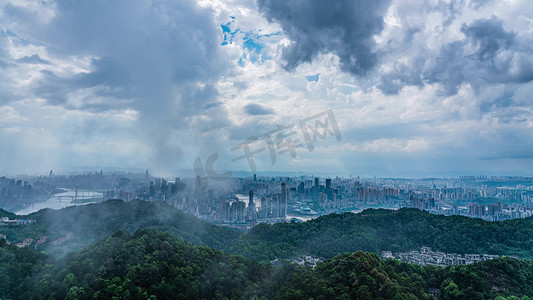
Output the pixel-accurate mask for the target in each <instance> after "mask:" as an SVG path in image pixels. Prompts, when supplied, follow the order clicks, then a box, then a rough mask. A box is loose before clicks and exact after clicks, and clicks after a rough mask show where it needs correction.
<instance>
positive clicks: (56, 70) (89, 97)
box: [0, 0, 533, 178]
mask: <svg viewBox="0 0 533 300" xmlns="http://www.w3.org/2000/svg"><path fill="white" fill-rule="evenodd" d="M0 20H1V21H0V145H1V147H0V175H11V176H16V175H21V174H47V173H48V172H49V170H51V169H53V170H55V171H56V172H65V173H67V172H75V171H84V170H88V171H98V170H100V169H104V170H105V169H115V170H146V169H148V170H150V172H151V173H153V174H155V175H157V176H163V177H164V176H174V175H175V174H176V173H177V171H179V170H195V171H196V170H199V169H202V170H204V172H207V171H208V170H212V171H215V173H216V174H224V172H225V171H227V172H229V173H231V174H239V173H241V172H246V173H248V174H251V173H258V174H263V173H265V174H268V173H274V172H280V173H290V172H301V173H302V174H314V175H329V176H331V175H333V174H339V175H341V176H349V175H350V174H351V175H353V176H364V177H372V176H378V177H409V178H420V177H448V176H449V177H455V176H460V175H470V174H472V175H474V174H487V175H522V176H532V175H533V156H532V153H533V98H532V96H531V95H532V94H533V50H532V49H531V47H530V45H531V44H532V43H533V40H532V35H531V33H532V32H533V8H532V7H531V5H530V3H528V1H526V0H517V1H504V0H501V1H499V0H492V1H478V0H470V1H423V2H420V3H412V2H409V1H400V0H390V1H389V0H380V1H373V2H367V1H338V2H337V5H327V4H325V3H324V2H323V1H267V0H259V1H238V0H228V1H192V0H191V1H180V2H179V3H174V2H172V1H157V2H155V1H142V0H138V1H137V0H136V1H133V2H131V1H113V2H106V1H102V2H95V1H90V2H75V3H71V2H68V1H62V0H49V1H25V0H16V1H15V0H8V1H3V2H2V3H0ZM317 116H319V117H320V118H321V119H320V122H322V123H320V124H321V125H323V126H324V127H320V126H318V127H317V123H315V121H316V120H315V119H313V118H315V117H316V118H318V117H317ZM307 121H312V122H310V123H309V122H308V123H306V122H307ZM305 124H307V125H309V126H311V127H314V128H315V129H320V130H323V129H324V128H329V130H330V131H329V132H328V134H326V135H324V136H318V138H317V136H316V132H314V133H313V134H315V135H313V134H311V135H308V136H306V131H305V130H309V128H311V127H307V125H305ZM320 124H319V125H320ZM326 125H327V126H326ZM334 125H335V126H336V128H335V127H334ZM307 133H310V131H309V132H307ZM322 133H324V132H323V131H322ZM279 134H281V137H280V135H279ZM254 138H255V139H254ZM291 139H292V140H291ZM310 141H312V143H310ZM245 143H249V145H250V146H252V145H253V146H254V147H255V148H253V149H252V148H251V151H257V153H256V154H255V155H253V158H250V157H249V156H248V157H246V156H244V157H242V155H243V147H240V145H243V144H245ZM247 145H248V144H247ZM280 145H283V147H281V146H280ZM214 154H216V158H215V156H213V155H214ZM244 154H246V153H244ZM239 157H241V158H239ZM210 158H211V159H210ZM208 162H209V163H210V165H211V166H212V168H211V169H210V168H209V167H207V165H208V164H209V163H208ZM213 162H214V163H213ZM254 167H255V169H254ZM207 175H208V174H207ZM221 176H222V175H221Z"/></svg>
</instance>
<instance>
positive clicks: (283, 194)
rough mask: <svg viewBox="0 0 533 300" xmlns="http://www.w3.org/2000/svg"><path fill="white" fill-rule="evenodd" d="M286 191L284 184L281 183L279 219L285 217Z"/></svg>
mask: <svg viewBox="0 0 533 300" xmlns="http://www.w3.org/2000/svg"><path fill="white" fill-rule="evenodd" d="M288 200H289V199H288V190H287V184H286V183H285V182H282V183H281V200H280V207H279V210H280V212H279V217H280V218H284V217H285V216H287V202H288Z"/></svg>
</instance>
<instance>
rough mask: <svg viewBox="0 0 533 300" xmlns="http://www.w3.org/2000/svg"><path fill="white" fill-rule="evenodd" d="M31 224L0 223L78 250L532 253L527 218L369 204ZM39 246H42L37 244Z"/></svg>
mask: <svg viewBox="0 0 533 300" xmlns="http://www.w3.org/2000/svg"><path fill="white" fill-rule="evenodd" d="M27 217H28V218H31V219H36V220H37V222H36V223H35V224H32V225H28V226H23V227H18V228H0V233H4V234H6V235H7V238H8V240H9V241H11V242H21V241H23V240H24V239H26V238H33V239H34V241H37V240H38V239H39V238H40V237H41V236H48V237H49V238H48V242H47V243H45V244H43V246H40V247H45V248H46V247H47V246H49V245H50V244H51V243H50V242H51V241H53V240H55V239H58V238H62V237H65V236H66V235H68V234H69V233H72V239H71V240H70V241H69V242H68V243H65V244H64V245H59V246H50V247H51V248H50V251H54V252H55V253H60V254H61V253H65V252H69V251H75V250H79V249H81V248H82V247H85V246H87V245H89V244H90V243H93V242H94V241H96V240H98V239H102V238H104V237H106V236H109V235H111V234H113V233H114V232H116V231H117V230H125V231H128V232H130V233H134V232H135V231H136V230H138V229H145V228H156V229H159V230H162V231H166V232H170V233H173V234H175V235H177V236H179V237H181V238H183V239H184V240H186V241H190V242H192V243H194V244H197V245H205V246H210V247H212V248H215V249H218V250H223V251H227V252H229V253H232V254H239V255H243V256H245V257H248V258H252V259H256V260H258V261H271V260H274V259H276V258H291V257H294V256H297V255H301V254H310V255H315V256H318V257H322V258H330V257H333V256H335V255H338V254H341V253H345V252H355V251H358V250H363V251H367V252H374V253H380V251H383V250H391V251H394V252H401V251H411V250H416V249H419V248H420V247H421V246H429V247H432V248H433V249H435V250H437V251H444V252H452V253H460V254H465V253H475V254H497V255H517V256H519V257H521V258H533V219H532V218H529V219H517V220H510V221H503V222H487V221H482V220H479V219H471V218H466V217H461V216H440V215H433V214H429V213H426V212H422V211H419V210H413V209H400V210H396V211H392V210H385V209H370V210H365V211H363V212H361V213H358V214H353V213H344V214H330V215H326V216H322V217H319V218H317V219H314V220H310V221H307V222H304V223H277V224H274V225H269V224H259V225H257V226H255V227H254V228H253V229H252V230H251V231H250V232H248V233H246V234H242V233H240V232H236V231H233V230H230V229H227V228H224V227H220V226H215V225H213V224H210V223H207V222H205V221H202V220H200V219H198V218H195V217H193V216H190V215H188V214H185V213H183V212H181V211H179V210H178V209H176V208H174V207H172V206H170V205H168V204H166V203H164V202H146V201H140V200H135V201H130V202H123V201H120V200H110V201H106V202H104V203H100V204H95V205H85V206H77V207H68V208H64V209H61V210H57V211H54V210H49V209H46V210H41V211H39V212H37V213H34V214H32V215H29V216H27ZM40 249H44V248H40Z"/></svg>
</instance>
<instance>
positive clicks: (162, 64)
mask: <svg viewBox="0 0 533 300" xmlns="http://www.w3.org/2000/svg"><path fill="white" fill-rule="evenodd" d="M52 8H53V11H54V14H53V18H51V19H50V21H49V22H46V23H44V24H43V23H39V22H38V21H37V19H38V18H36V16H35V12H33V11H31V10H29V9H26V8H25V7H22V6H15V5H8V6H6V7H4V11H7V12H9V21H10V22H11V23H12V24H17V26H16V30H17V34H18V35H19V36H24V38H25V39H26V40H28V41H31V43H34V44H38V45H42V46H44V47H46V51H47V52H48V53H49V56H50V57H52V58H54V57H55V58H58V57H61V58H69V57H70V58H73V57H74V58H76V59H78V60H86V59H87V58H91V57H92V58H93V59H92V60H91V61H90V64H89V66H88V69H89V70H88V71H84V72H81V73H77V74H73V75H65V74H66V73H65V72H61V71H59V70H58V68H55V67H56V66H53V67H49V69H47V70H42V71H41V74H40V75H41V76H39V78H38V79H37V80H36V81H35V82H34V83H32V86H31V87H30V89H29V93H30V95H28V96H29V97H36V98H44V99H46V101H47V102H48V104H52V105H57V106H62V107H65V108H67V109H77V110H87V111H90V112H103V111H115V110H121V109H122V110H124V109H133V110H135V111H138V112H139V114H138V118H139V122H138V126H139V127H138V130H137V132H136V135H137V136H138V138H141V139H145V140H146V142H147V143H149V144H150V145H151V150H152V151H153V156H154V157H152V158H151V161H152V162H154V165H155V166H154V168H157V167H161V168H167V169H168V168H169V167H171V165H172V163H173V162H176V163H177V162H179V160H180V157H181V154H182V153H183V150H182V149H181V147H182V146H183V145H182V144H183V136H182V135H187V134H202V133H204V132H207V131H211V130H216V129H219V128H222V127H224V126H227V125H228V124H229V121H228V116H227V112H226V111H225V108H224V106H216V107H209V104H210V103H215V102H217V101H218V100H217V98H218V92H217V89H216V87H215V84H216V83H217V81H218V80H219V78H220V76H221V75H224V74H226V73H227V71H228V70H229V68H230V63H231V61H229V60H228V59H226V57H225V56H224V54H223V53H222V52H221V51H220V49H221V46H220V39H221V32H220V27H219V26H218V25H217V24H215V22H214V17H213V13H212V11H210V10H208V9H204V8H201V7H198V6H197V4H196V3H195V2H194V1H141V0H133V1H126V0H116V1H67V0H58V1H56V2H55V3H54V5H53V7H52ZM51 60H52V59H51ZM52 61H54V60H52ZM38 62H39V61H38V57H36V56H34V57H30V58H24V59H23V60H22V61H19V62H18V63H38ZM40 63H42V62H40ZM54 63H57V61H54ZM67 74H68V73H67ZM0 76H1V75H0ZM0 86H1V84H0ZM0 94H1V91H0ZM207 107H209V109H207ZM195 132H196V133H195ZM191 147H194V146H191ZM169 162H170V163H169Z"/></svg>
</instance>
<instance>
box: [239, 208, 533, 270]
mask: <svg viewBox="0 0 533 300" xmlns="http://www.w3.org/2000/svg"><path fill="white" fill-rule="evenodd" d="M421 246H429V247H432V248H433V249H436V250H438V251H444V252H451V253H460V254H465V253H478V254H497V255H517V256H519V257H522V258H532V257H533V219H532V218H528V219H516V220H510V221H502V222H489V221H483V220H480V219H472V218H467V217H462V216H441V215H433V214H429V213H427V212H422V211H419V210H415V209H400V210H396V211H393V210H385V209H369V210H365V211H363V212H361V213H358V214H353V213H344V214H330V215H326V216H322V217H320V218H317V219H314V220H311V221H307V222H304V223H277V224H274V225H268V224H260V225H258V226H256V227H254V228H253V229H252V230H251V231H250V232H249V233H248V234H246V235H245V236H243V237H242V238H241V239H240V240H239V243H238V244H236V245H233V246H231V249H230V251H231V252H232V253H239V254H243V255H245V256H247V257H250V258H254V259H257V260H272V259H275V258H286V257H292V256H294V255H300V254H312V255H316V256H319V257H324V258H329V257H333V256H335V255H337V254H340V253H344V252H354V251H357V250H363V251H368V252H374V253H379V252H380V251H384V250H391V251H394V252H401V251H410V250H416V249H419V248H420V247H421Z"/></svg>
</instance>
